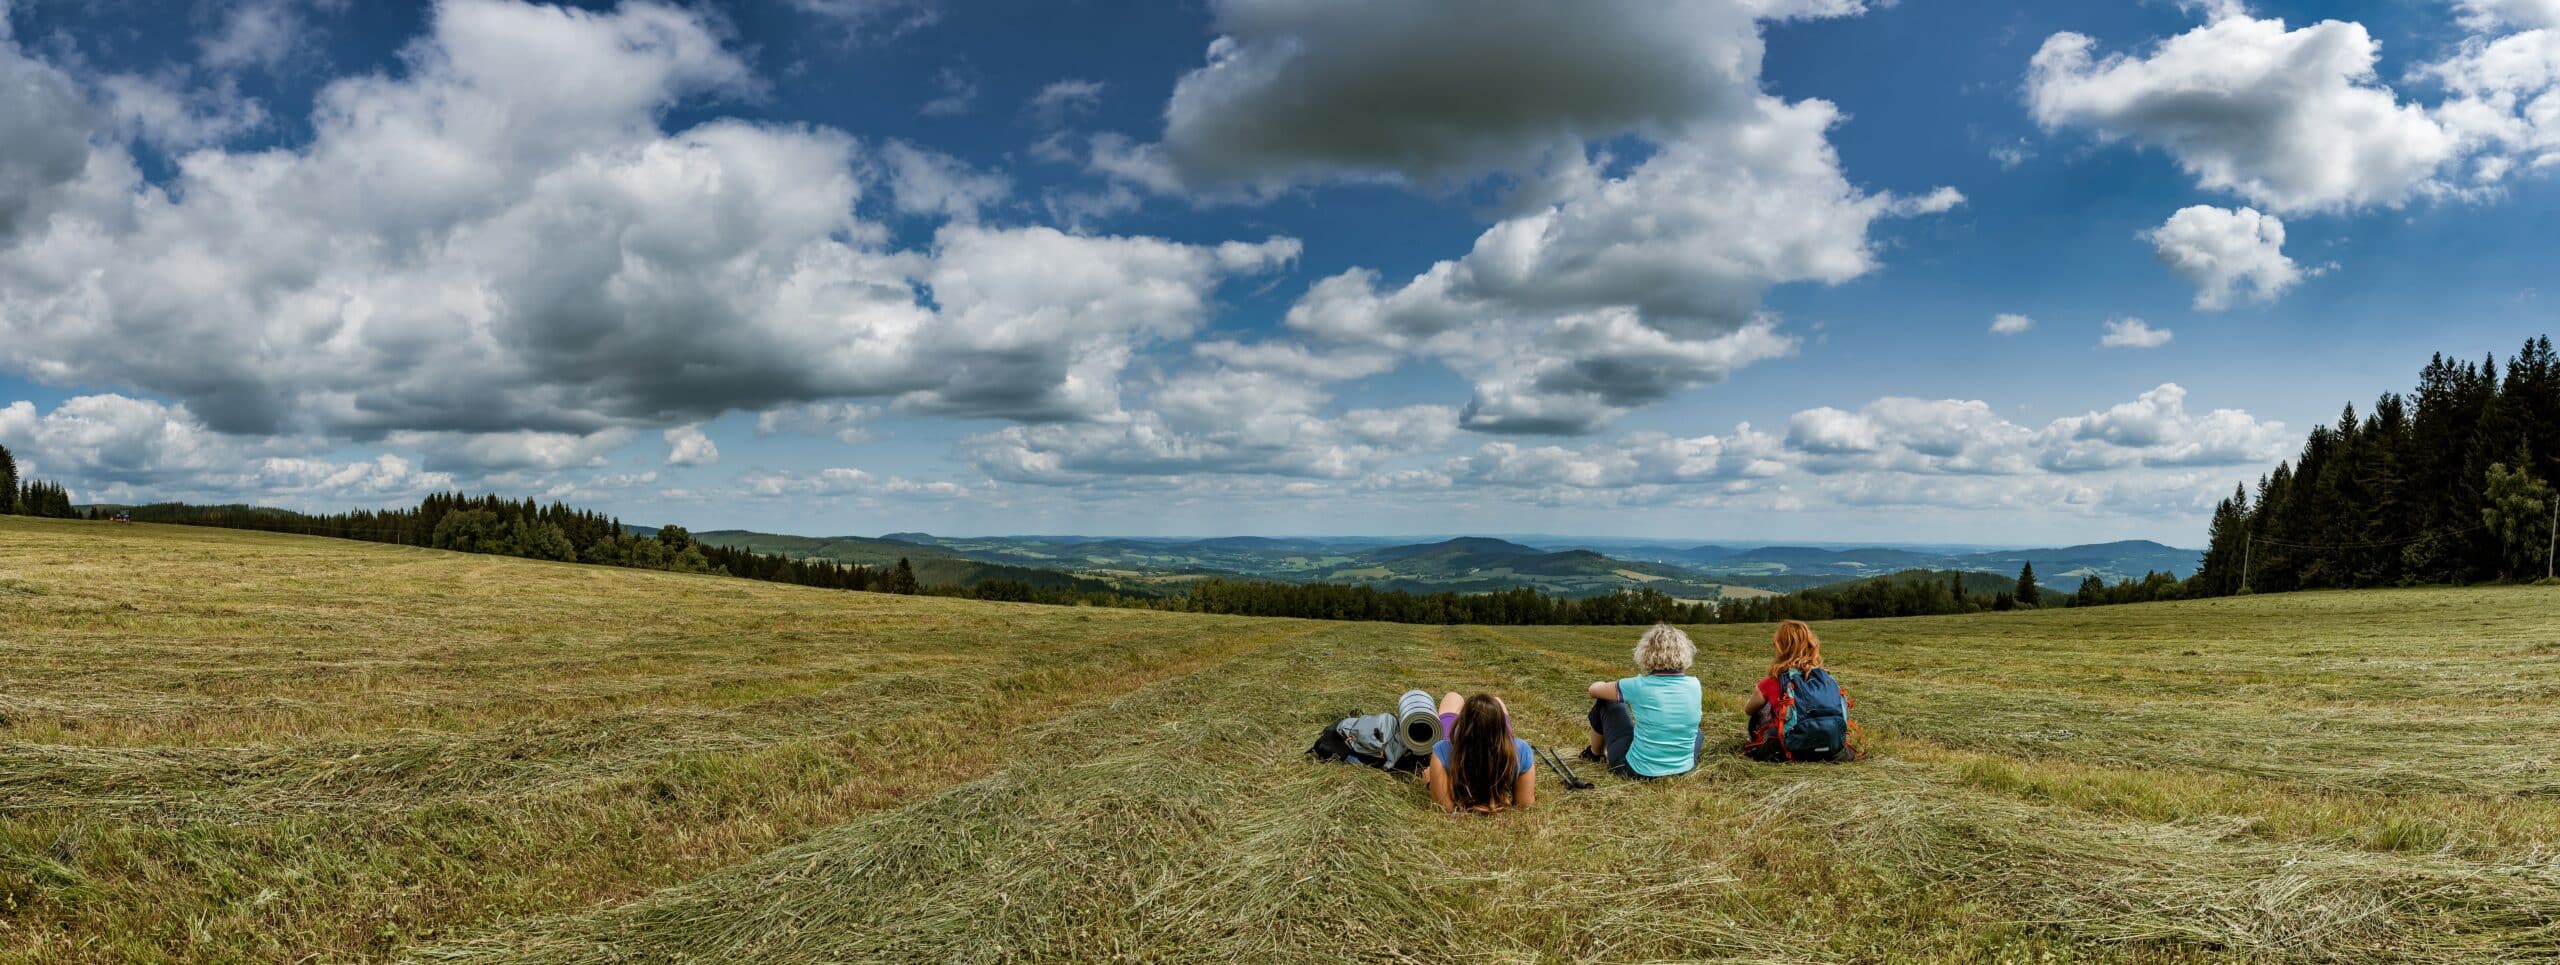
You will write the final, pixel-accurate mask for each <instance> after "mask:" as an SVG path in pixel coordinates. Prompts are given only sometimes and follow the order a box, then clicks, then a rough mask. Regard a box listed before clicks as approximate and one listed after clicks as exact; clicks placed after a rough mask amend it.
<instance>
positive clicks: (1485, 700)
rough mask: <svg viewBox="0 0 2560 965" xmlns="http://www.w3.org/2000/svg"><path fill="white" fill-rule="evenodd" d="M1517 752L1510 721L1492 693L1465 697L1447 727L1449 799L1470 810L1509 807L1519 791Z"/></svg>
mask: <svg viewBox="0 0 2560 965" xmlns="http://www.w3.org/2000/svg"><path fill="white" fill-rule="evenodd" d="M1519 779H1520V750H1519V748H1518V747H1516V746H1514V745H1513V744H1512V742H1511V720H1510V717H1509V715H1506V714H1504V713H1503V712H1502V702H1501V701H1499V700H1495V699H1493V695H1492V694H1477V695H1475V696H1473V697H1469V698H1467V702H1466V704H1465V705H1464V706H1461V707H1459V708H1458V722H1457V726H1455V727H1451V728H1449V800H1450V801H1452V802H1454V803H1456V804H1457V805H1458V806H1459V807H1461V808H1465V809H1467V810H1470V811H1483V812H1492V811H1500V810H1502V809H1504V808H1507V807H1510V806H1511V804H1512V801H1513V798H1514V795H1515V792H1516V791H1517V790H1518V789H1519Z"/></svg>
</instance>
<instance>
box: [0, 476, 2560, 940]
mask: <svg viewBox="0 0 2560 965" xmlns="http://www.w3.org/2000/svg"><path fill="white" fill-rule="evenodd" d="M0 587H23V588H24V589H9V590H0V959H8V960H22V961H44V962H54V961H73V962H78V961H135V960H143V961H149V960H209V961H233V960H250V961H279V962H283V961H301V960H306V959H315V960H323V961H346V960H398V959H411V960H430V961H451V960H460V961H510V962H512V961H545V962H569V961H596V962H606V961H615V962H618V961H663V960H697V961H748V962H754V961H765V962H802V961H839V960H852V961H879V960H890V961H1015V960H1055V959H1126V960H1143V961H1215V962H1221V963H1232V962H1262V961H1308V962H1314V961H1327V962H1330V961H1343V960H1415V961H1462V960H1490V961H1527V960H1613V961H1644V960H1695V959H1747V960H1819V961H1831V960H1940V961H1985V960H1989V961H2108V960H2125V961H2191V960H2192V961H2205V960H2226V959H2228V960H2261V959H2293V960H2335V961H2368V960H2420V961H2425V960H2464V959H2496V958H2508V959H2513V958H2533V957H2545V958H2547V957H2554V956H2560V924H2556V922H2560V878H2555V877H2554V875H2553V865H2552V864H2551V858H2550V857H2549V856H2550V855H2552V854H2554V853H2560V794H2556V793H2555V792H2560V752H2555V751H2553V750H2552V749H2551V748H2553V747H2560V741H2555V740H2554V737H2555V736H2560V734H2555V731H2560V688H2555V687H2554V686H2553V685H2552V684H2551V681H2553V680H2555V679H2560V653H2555V652H2554V651H2553V650H2552V643H2551V641H2553V640H2554V639H2555V638H2560V618H2555V616H2554V615H2555V614H2560V595H2555V594H2554V592H2553V591H2551V590H2547V589H2539V588H2528V587H2498V588H2481V589H2472V590H2406V591H2377V592H2367V593H2351V594H2350V593H2338V594H2282V595H2262V596H2255V597H2250V598H2247V599H2229V600H2212V601H2196V602H2190V603H2179V604H2165V605H2146V606H2136V607H2116V608H2103V609H2092V610H2056V611H2039V612H2033V613H2017V614H1983V615H1976V616H1969V617H1950V618H1931V619H1915V620H1894V621H1866V622H1837V623H1830V624H1825V625H1823V626H1821V627H1819V628H1818V629H1819V630H1820V631H1821V632H1822V634H1823V636H1824V639H1825V642H1826V651H1827V652H1828V653H1829V655H1830V656H1831V657H1832V663H1833V665H1834V666H1835V667H1836V668H1838V670H1839V672H1840V674H1841V676H1842V678H1843V680H1844V681H1845V682H1846V684H1847V685H1848V687H1849V689H1850V691H1851V692H1852V693H1853V694H1854V695H1855V696H1856V697H1857V698H1858V701H1859V707H1858V716H1859V717H1860V719H1861V720H1862V721H1863V722H1865V724H1866V727H1867V729H1868V731H1869V733H1870V735H1871V736H1872V737H1873V745H1874V747H1873V750H1874V752H1875V756H1874V758H1873V759H1872V760H1871V761H1869V762H1867V763H1862V764H1858V765H1850V766H1800V767H1793V768H1790V767H1776V766H1766V765H1757V764H1751V763H1748V762H1745V761H1742V760H1739V759H1737V758H1732V757H1730V756H1722V755H1719V756H1716V757H1714V758H1712V759H1710V760H1709V761H1707V762H1706V763H1705V764H1704V766H1702V767H1701V768H1700V769H1699V771H1698V772H1697V773H1696V774H1694V775H1691V776H1689V777H1685V778H1681V779H1677V780H1672V781H1666V782H1656V783H1647V784H1637V783H1633V782H1626V781H1620V780H1616V779H1613V778H1610V777H1608V776H1607V775H1605V774H1596V775H1589V776H1592V777H1593V778H1594V779H1595V780H1596V781H1597V783H1598V784H1599V787H1598V788H1597V789H1595V790H1592V791H1587V792H1578V793H1568V792H1566V791H1564V790H1563V789H1562V788H1561V787H1559V786H1557V785H1555V784H1554V783H1553V782H1552V781H1551V780H1549V781H1545V782H1543V783H1542V786H1541V788H1540V792H1541V800H1540V802H1539V806H1538V807H1536V808H1534V809H1531V810H1527V811H1523V812H1516V813H1511V814H1505V815H1499V816H1495V817H1491V818H1466V819H1452V818H1446V817H1442V816H1439V815H1437V814H1435V813H1432V812H1431V811H1430V810H1429V809H1428V808H1427V807H1426V806H1425V804H1424V803H1423V800H1422V796H1421V793H1420V791H1419V790H1418V789H1417V788H1415V787H1414V786H1412V785H1411V784H1409V783H1406V782H1401V781H1398V780H1396V779H1393V778H1391V777H1388V776H1386V775H1383V774H1379V773H1376V772H1369V771H1362V770H1357V769H1353V768H1346V767H1339V766H1328V765H1319V764H1314V763H1310V762H1307V761H1306V760H1304V759H1303V758H1302V757H1301V756H1300V752H1301V751H1302V750H1303V749H1304V748H1305V746H1306V744H1307V742H1308V741H1309V740H1310V739H1312V737H1313V736H1314V732H1315V730H1316V728H1317V727H1319V726H1321V725H1322V724H1323V723H1324V722H1325V721H1327V720H1330V719H1331V718H1333V717H1336V716H1340V715H1342V714H1346V713H1350V712H1353V711H1356V710H1361V709H1377V708H1380V707H1383V706H1385V705H1386V704H1387V703H1388V702H1389V701H1390V700H1392V698H1393V696H1394V694H1395V693H1396V692H1398V691H1401V690H1403V689H1404V688H1406V687H1408V686H1420V687H1426V688H1430V689H1434V690H1444V689H1445V690H1463V691H1472V690H1479V689H1482V690H1491V691H1494V692H1496V693H1500V694H1502V695H1503V696H1504V697H1505V698H1506V699H1507V700H1508V701H1509V703H1510V705H1511V707H1512V710H1513V713H1514V717H1515V722H1516V725H1517V726H1518V728H1519V730H1520V731H1521V733H1522V734H1523V735H1524V736H1527V737H1529V738H1531V739H1533V740H1535V741H1537V742H1538V743H1540V744H1544V745H1550V746H1556V747H1559V748H1566V749H1568V753H1569V748H1570V747H1571V746H1573V745H1574V744H1577V743H1579V742H1580V740H1581V739H1582V736H1583V723H1582V713H1583V711H1584V709H1585V706H1586V704H1585V700H1584V698H1582V697H1581V693H1582V686H1583V684H1585V683H1587V682H1589V681H1590V680H1594V679H1600V678H1604V677H1615V676H1621V675H1623V674H1624V673H1625V672H1626V669H1625V665H1626V661H1627V650H1628V648H1629V645H1630V644H1631V643H1632V640H1633V637H1634V635H1635V631H1634V630H1632V629H1583V628H1486V627H1451V628H1439V627H1412V626H1396V625H1384V624H1327V623H1310V622H1296V621H1269V620H1251V619H1239V618H1215V617H1202V616H1194V615H1183V614H1163V613H1148V612H1139V611H1122V610H1079V609H1063V608H1043V607H1024V606H1009V605H1002V604H986V603H973V602H966V601H955V600H942V599H930V598H926V599H918V598H902V597H887V596H876V595H868V594H847V593H834V592H827V591H818V590H809V589H804V588H797V587H787V586H778V585H773V584H761V583H752V582H746V581H738V580H727V579H719V578H710V577H692V576H682V575H675V574H661V573H643V572H635V571H622V570H607V569H599V568H592V567H578V566H566V565H555V564H542V563H534V562H529V561H522V560H508V559H496V558H490V557H476V556H461V555H455V554H448V553H436V552H428V551H421V550H413V549H405V548H398V547H382V546H368V545H363V544H352V543H343V542H335V541H327V540H312V539H301V538H295V537H286V536H272V535H265V534H254V533H237V532H224V531H216V530H199V529H184V528H174V527H153V526H116V527H108V526H103V525H85V524H77V523H68V522H52V521H31V520H18V519H0ZM1693 633H1694V635H1695V636H1696V637H1697V638H1698V640H1699V644H1700V651H1701V653H1700V661H1699V665H1698V667H1697V672H1698V675H1699V676H1700V677H1701V678H1702V679H1703V680H1704V681H1705V682H1706V683H1707V686H1708V688H1709V693H1710V706H1709V711H1710V717H1711V725H1710V726H1711V727H1713V728H1717V729H1719V730H1736V729H1738V726H1739V724H1738V715H1739V711H1740V707H1741V702H1742V699H1743V698H1744V697H1745V696H1746V694H1747V688H1748V687H1749V685H1750V683H1751V681H1753V680H1754V679H1756V678H1757V677H1758V676H1759V674H1760V672H1761V669H1762V664H1763V663H1764V662H1765V659H1766V657H1765V654H1766V652H1767V634H1768V628H1766V627H1752V626H1736V627H1707V628H1694V629H1693Z"/></svg>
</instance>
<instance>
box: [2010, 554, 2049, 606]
mask: <svg viewBox="0 0 2560 965" xmlns="http://www.w3.org/2000/svg"><path fill="white" fill-rule="evenodd" d="M2010 595H2011V596H2013V597H2015V598H2016V599H2017V601H2018V605H2019V606H2042V605H2043V604H2044V591H2043V590H2041V589H2039V588H2037V587H2036V565H2035V564H2034V563H2033V562H2029V563H2028V564H2027V565H2025V566H2021V567H2018V589H2017V592H2015V593H2012V594H2010Z"/></svg>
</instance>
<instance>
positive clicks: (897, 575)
mask: <svg viewBox="0 0 2560 965" xmlns="http://www.w3.org/2000/svg"><path fill="white" fill-rule="evenodd" d="M921 589H923V587H922V586H919V585H917V583H916V568H915V567H913V566H910V565H908V564H907V558H906V557H904V556H901V557H898V568H897V569H896V570H893V571H891V572H890V573H889V592H891V593H904V594H907V595H909V596H913V595H915V593H916V591H918V590H921Z"/></svg>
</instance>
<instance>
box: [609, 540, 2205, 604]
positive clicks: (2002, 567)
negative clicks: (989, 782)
mask: <svg viewBox="0 0 2560 965" xmlns="http://www.w3.org/2000/svg"><path fill="white" fill-rule="evenodd" d="M644 531H645V530H644ZM694 538H696V539H699V540H701V541H703V542H706V543H710V544H714V545H723V546H735V547H740V548H744V549H752V550H755V551H757V552H762V553H781V554H784V555H787V556H791V557H795V558H814V559H829V560H836V561H839V562H845V563H860V564H865V565H873V566H877V565H885V564H889V563H893V562H895V561H896V560H898V559H900V558H906V559H908V560H910V561H911V562H912V564H913V565H914V567H915V568H916V571H917V575H918V576H919V577H920V578H921V579H923V580H924V581H925V582H927V583H931V584H956V585H961V586H973V585H976V584H977V583H980V582H983V581H986V580H991V579H1009V580H1019V581H1023V582H1026V583H1030V584H1032V585H1035V586H1042V587H1051V588H1059V589H1081V590H1101V589H1109V590H1115V591H1118V592H1122V593H1136V594H1162V595H1171V594H1177V593H1180V592H1181V591H1182V588H1183V587H1184V586H1185V585H1187V584H1189V583H1191V582H1193V581H1196V580H1200V579H1207V578H1224V579H1260V580H1278V581H1283V582H1292V583H1345V584H1362V585H1370V586H1375V587H1377V588H1379V589H1391V590H1405V591H1410V592H1415V593H1436V592H1454V593H1487V592H1494V591H1499V590H1508V589H1515V588H1520V587H1527V588H1531V589H1536V590H1539V591H1542V592H1545V593H1549V594H1553V595H1556V596H1563V597H1583V596H1593V595H1597V594H1603V593H1614V592H1618V591H1621V590H1629V589H1635V588H1639V587H1647V588H1651V589H1654V590H1658V591H1660V592H1662V593H1665V594H1669V595H1670V596H1673V597H1675V598H1679V599H1684V600H1722V599H1737V598H1744V597H1752V596H1767V595H1771V594H1775V593H1784V592H1790V591H1794V590H1801V589H1810V588H1813V587H1819V586H1828V585H1833V584H1839V583H1845V582H1852V581H1856V580H1862V579H1868V578H1872V577H1877V576H1883V575H1887V574H1892V573H1897V572H1902V571H1906V570H1914V569H1926V570H1948V571H1962V572H1968V573H1980V574H1990V575H1997V576H2003V577H2009V578H2014V577H2015V576H2016V574H2017V572H2018V569H2019V567H2020V566H2022V565H2025V564H2028V563H2033V564H2034V565H2035V568H2036V575H2037V577H2038V582H2039V583H2042V584H2043V585H2045V586H2047V587H2050V588H2053V589H2057V590H2062V591H2066V592H2067V591H2069V590H2070V589H2071V588H2073V587H2075V586H2077V585H2078V584H2079V582H2080V581H2081V579H2082V578H2084V577H2087V576H2097V577H2099V578H2100V579H2102V580H2105V581H2107V582H2110V583H2112V582H2116V581H2119V580H2125V579H2139V578H2141V577H2142V576H2143V575H2144V574H2145V573H2147V572H2153V571H2158V572H2165V573H2169V574H2171V575H2173V576H2176V577H2180V578H2184V577H2186V576H2187V575H2188V574H2191V573H2193V572H2194V571H2195V568H2196V566H2197V565H2198V562H2199V560H2200V558H2201V556H2202V554H2201V552H2200V551H2198V550H2190V549H2179V548H2176V547H2171V546H2166V545H2163V544H2160V543H2154V542H2150V541H2148V540H2127V541H2123V542H2114V543H2097V544H2089V545H2083V546H2067V547H2058V548H2048V549H2018V550H1979V549H1970V548H1962V549H1947V548H1910V547H1851V548H1824V547H1811V546H1759V547H1746V546H1722V545H1714V544H1694V545H1693V544H1659V545H1655V544H1635V543H1627V542H1606V541H1602V542H1595V543H1592V544H1589V545H1583V544H1577V543H1573V542H1570V541H1557V540H1548V539H1535V540H1532V541H1524V542H1515V541H1512V540H1507V539H1495V538H1490V537H1480V536H1466V537H1458V538H1455V539H1446V540H1434V541H1427V542H1400V541H1396V540H1390V539H1378V538H1358V537H1259V536H1239V537H1219V538H1209V539H1156V538H1129V537H1082V536H995V537H948V536H935V535H932V534H929V533H914V532H902V533H890V534H886V535H883V536H878V537H861V536H835V537H808V536H788V535H780V534H773V533H758V532H750V531H745V530H713V531H708V532H702V533H696V534H694Z"/></svg>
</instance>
